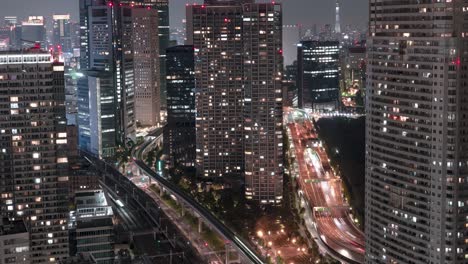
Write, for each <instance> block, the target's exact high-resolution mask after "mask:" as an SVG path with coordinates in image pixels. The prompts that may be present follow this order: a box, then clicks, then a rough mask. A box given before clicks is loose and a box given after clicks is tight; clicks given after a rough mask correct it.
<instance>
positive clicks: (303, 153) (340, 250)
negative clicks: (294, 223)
mask: <svg viewBox="0 0 468 264" xmlns="http://www.w3.org/2000/svg"><path fill="white" fill-rule="evenodd" d="M286 122H287V124H288V129H289V135H290V137H291V138H290V140H291V146H292V147H291V150H292V151H294V156H295V158H296V162H297V165H298V166H297V168H296V169H297V170H296V176H297V178H296V182H297V183H298V185H299V187H300V190H301V191H302V194H303V197H304V198H305V199H306V201H307V203H308V205H309V206H310V207H311V208H310V209H311V210H310V211H311V212H312V214H313V220H314V222H315V225H314V227H315V228H316V231H317V234H318V236H319V238H320V239H321V241H322V242H323V243H324V244H325V245H326V247H327V248H326V250H327V251H329V252H330V250H331V251H332V255H339V257H340V260H343V261H346V262H350V263H363V262H364V235H363V233H362V232H361V231H360V230H359V229H358V228H357V227H356V226H355V225H354V223H353V221H352V219H351V217H350V207H349V205H348V204H347V202H346V201H345V199H344V195H343V190H342V182H341V178H340V177H339V176H338V175H336V173H335V172H334V171H333V168H332V167H331V165H330V160H329V158H328V155H327V153H326V151H325V149H324V147H323V146H322V144H321V142H320V140H319V138H318V134H317V131H316V130H315V127H314V125H313V123H312V121H311V120H310V119H309V117H308V115H307V114H305V113H304V112H302V111H296V110H294V109H288V112H287V118H286Z"/></svg>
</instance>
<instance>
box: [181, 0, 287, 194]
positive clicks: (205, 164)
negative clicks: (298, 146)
mask: <svg viewBox="0 0 468 264" xmlns="http://www.w3.org/2000/svg"><path fill="white" fill-rule="evenodd" d="M220 13H221V14H224V15H219V14H220ZM255 21H257V22H255ZM187 34H188V38H187V40H188V42H189V43H193V45H194V47H195V50H196V54H195V79H196V85H197V88H196V108H197V117H196V126H197V160H196V163H197V171H198V173H199V174H200V175H203V176H207V177H219V176H223V175H226V174H234V175H242V174H244V176H245V183H246V197H247V199H253V200H257V201H259V202H261V203H278V202H280V201H281V200H282V188H283V185H282V178H283V156H282V83H281V80H282V68H283V55H282V53H283V50H282V48H281V46H282V20H281V5H280V4H275V3H258V4H256V3H254V1H253V0H232V1H221V0H206V1H205V3H204V4H203V5H193V6H189V7H188V8H187Z"/></svg>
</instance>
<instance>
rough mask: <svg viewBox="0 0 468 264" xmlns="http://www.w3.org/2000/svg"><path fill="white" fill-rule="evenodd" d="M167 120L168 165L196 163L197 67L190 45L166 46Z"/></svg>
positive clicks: (190, 164)
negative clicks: (195, 67) (195, 66)
mask: <svg viewBox="0 0 468 264" xmlns="http://www.w3.org/2000/svg"><path fill="white" fill-rule="evenodd" d="M166 55H167V57H166V70H167V77H166V82H167V83H166V87H167V124H166V126H165V127H164V144H165V148H164V149H165V151H166V154H167V155H168V157H169V166H170V167H177V166H178V165H182V166H187V167H190V166H194V165H195V142H196V136H195V134H196V133H195V69H194V49H193V46H191V45H185V46H175V47H171V48H168V49H167V50H166Z"/></svg>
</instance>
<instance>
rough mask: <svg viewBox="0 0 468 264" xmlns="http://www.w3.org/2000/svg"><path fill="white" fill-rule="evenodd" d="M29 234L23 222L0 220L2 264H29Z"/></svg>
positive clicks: (0, 254)
mask: <svg viewBox="0 0 468 264" xmlns="http://www.w3.org/2000/svg"><path fill="white" fill-rule="evenodd" d="M29 253H30V252H29V232H28V230H27V229H26V225H25V224H24V221H23V220H15V221H10V220H9V219H8V218H3V219H0V263H2V264H3V263H16V264H29V263H31V261H30V256H29Z"/></svg>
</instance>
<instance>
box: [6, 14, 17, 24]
mask: <svg viewBox="0 0 468 264" xmlns="http://www.w3.org/2000/svg"><path fill="white" fill-rule="evenodd" d="M4 22H5V26H15V25H17V24H18V17H16V16H6V17H5V18H4Z"/></svg>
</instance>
